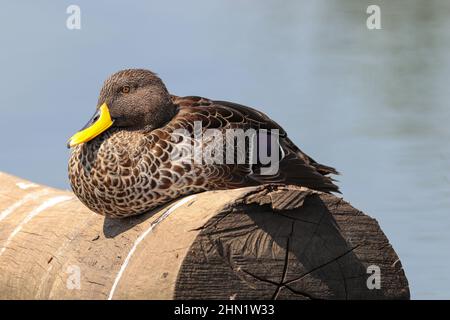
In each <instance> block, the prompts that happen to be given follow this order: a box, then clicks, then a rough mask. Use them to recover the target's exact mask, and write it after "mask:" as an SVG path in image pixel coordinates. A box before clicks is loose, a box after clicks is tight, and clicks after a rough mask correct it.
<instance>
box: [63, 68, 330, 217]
mask: <svg viewBox="0 0 450 320" xmlns="http://www.w3.org/2000/svg"><path fill="white" fill-rule="evenodd" d="M208 129H216V130H215V131H213V130H210V131H211V132H215V133H217V132H220V133H223V137H222V138H220V137H217V136H214V134H207V133H208ZM236 129H237V130H236ZM239 129H242V130H241V131H240V132H241V133H242V132H244V134H245V133H246V132H250V131H251V132H252V134H253V135H249V136H247V140H244V141H246V142H247V143H245V142H244V146H243V147H242V146H238V145H237V144H238V143H239V142H238V138H237V136H233V135H232V134H231V135H230V136H228V131H231V132H234V133H235V132H239ZM202 134H204V135H203V136H202ZM205 136H206V137H207V138H205ZM199 137H200V138H201V139H199ZM255 137H256V140H255V139H254V138H255ZM244 139H245V137H244ZM230 141H231V142H230ZM274 141H275V144H273V142H274ZM241 142H242V141H241ZM252 142H253V145H254V144H255V142H256V147H252ZM262 142H264V143H265V144H264V145H263V144H262ZM227 143H228V145H227ZM235 143H236V145H235ZM230 144H231V145H232V147H229V145H230ZM241 144H242V143H241ZM211 146H212V147H211ZM274 146H275V147H274ZM68 147H70V148H72V152H71V155H70V160H69V178H70V183H71V186H72V189H73V191H74V193H75V194H76V195H77V197H78V198H79V199H80V200H81V201H82V202H83V203H84V204H85V205H86V206H87V207H89V208H90V209H91V210H93V211H94V212H96V213H99V214H102V215H105V216H108V217H114V218H122V217H127V216H132V215H136V214H141V213H145V212H148V211H149V210H151V209H153V208H155V207H158V206H161V205H163V204H165V203H167V202H170V201H171V200H173V199H176V198H178V197H181V196H184V195H188V194H192V193H197V192H201V191H206V190H217V189H230V188H239V187H246V186H254V185H258V184H264V183H286V184H294V185H300V186H305V187H308V188H310V189H314V190H318V191H324V192H339V189H338V187H337V186H336V185H335V184H334V183H333V179H331V178H330V177H328V175H330V174H337V172H336V170H335V169H333V168H331V167H328V166H325V165H322V164H319V163H317V162H316V161H314V160H313V159H312V158H310V157H309V156H308V155H306V154H305V153H303V152H302V151H301V150H300V149H299V148H297V146H295V144H294V143H293V142H292V141H291V140H290V139H289V138H288V137H287V134H286V132H285V131H284V130H283V129H282V128H281V127H280V126H279V125H278V124H277V123H275V122H274V121H273V120H271V119H270V118H269V117H267V116H266V115H265V114H263V113H262V112H260V111H257V110H255V109H253V108H249V107H246V106H243V105H239V104H236V103H232V102H226V101H215V100H210V99H206V98H202V97H194V96H190V97H178V96H174V95H171V94H170V93H169V92H168V91H167V89H166V87H165V85H164V83H163V82H162V80H161V79H160V78H159V77H158V76H157V75H156V74H155V73H153V72H151V71H148V70H143V69H128V70H122V71H119V72H117V73H115V74H113V75H112V76H110V77H109V78H108V79H107V80H106V81H105V83H104V85H103V87H102V89H101V91H100V96H99V99H98V103H97V109H96V113H95V115H94V116H93V117H92V119H91V120H90V121H89V122H88V124H87V125H86V126H85V127H84V128H83V129H82V130H81V131H79V132H78V133H76V134H75V135H74V136H73V137H72V138H70V140H69V142H68ZM202 147H203V149H201V148H202ZM220 147H223V148H222V149H220ZM241 147H242V148H241ZM199 148H200V149H199ZM208 148H209V149H208ZM262 149H265V150H264V152H265V153H264V152H262V151H261V152H260V150H262ZM196 150H197V151H198V150H201V151H200V159H199V158H198V154H199V153H198V152H195V151H196ZM202 150H209V153H208V152H206V151H202ZM211 150H213V151H211ZM230 150H231V151H230ZM255 150H257V151H255ZM273 150H276V151H273ZM175 151H176V152H175ZM190 151H193V152H190ZM227 151H230V152H231V153H232V155H231V157H230V158H227V156H228V155H225V154H226V152H227ZM194 154H196V155H197V156H192V155H194ZM264 154H265V158H263V156H262V155H264ZM186 155H187V156H186ZM220 155H223V157H222V161H221V160H220V157H218V158H215V156H220ZM251 155H252V156H251ZM269 155H277V157H274V158H273V159H279V161H278V163H277V165H276V166H273V167H274V168H275V169H276V170H275V171H274V170H273V169H268V166H270V163H268V161H267V157H268V156H269ZM208 156H209V159H208ZM195 157H197V158H195ZM193 158H195V159H193ZM211 158H213V159H212V160H211ZM224 159H225V160H224ZM255 159H256V160H255ZM230 160H231V161H230ZM271 170H272V171H271Z"/></svg>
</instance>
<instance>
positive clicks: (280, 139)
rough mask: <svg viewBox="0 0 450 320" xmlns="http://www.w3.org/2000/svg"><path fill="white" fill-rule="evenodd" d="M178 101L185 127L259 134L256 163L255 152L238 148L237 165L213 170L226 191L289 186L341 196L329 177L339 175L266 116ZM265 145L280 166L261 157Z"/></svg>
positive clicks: (233, 105)
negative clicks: (275, 184)
mask: <svg viewBox="0 0 450 320" xmlns="http://www.w3.org/2000/svg"><path fill="white" fill-rule="evenodd" d="M174 101H175V103H177V104H178V105H179V106H180V113H179V115H178V116H177V118H178V121H181V122H183V123H184V124H192V123H194V122H195V121H200V122H201V125H202V127H203V129H220V130H222V132H225V131H226V130H227V129H234V130H236V129H242V130H244V131H246V130H249V129H250V130H253V131H254V132H255V133H256V137H255V141H256V142H257V143H256V145H257V148H258V150H257V152H256V159H255V158H254V157H253V158H251V155H254V154H255V153H254V152H251V150H250V149H249V148H248V146H247V145H246V146H245V148H244V151H242V149H240V148H237V146H236V148H234V162H232V163H224V164H222V165H215V166H212V167H211V168H209V170H210V172H209V177H208V179H210V181H212V182H213V183H217V185H221V186H223V187H239V186H248V185H255V184H262V183H286V184H295V185H301V186H305V187H308V188H311V189H315V190H319V191H325V192H330V191H331V192H339V188H338V186H337V185H335V184H334V183H333V181H334V180H333V179H332V178H330V177H328V175H329V174H338V173H337V171H336V170H335V169H334V168H332V167H329V166H325V165H322V164H319V163H317V162H316V161H315V160H314V159H312V158H311V157H309V156H308V155H306V154H305V153H304V152H302V151H301V150H300V149H299V148H298V147H297V146H296V145H295V144H294V143H293V142H292V141H291V140H290V139H289V138H288V137H287V134H286V132H285V131H284V129H283V128H282V127H281V126H280V125H278V124H277V123H276V122H275V121H273V120H272V119H270V118H269V117H268V116H267V115H265V114H264V113H262V112H260V111H258V110H255V109H253V108H250V107H246V106H243V105H239V104H236V103H232V102H227V101H213V100H209V99H205V98H201V97H183V98H179V97H176V99H174ZM227 142H228V143H230V141H227ZM231 143H234V141H233V142H231ZM261 145H263V147H264V148H266V150H263V152H262V154H266V155H270V158H271V159H272V160H275V161H278V163H269V164H268V163H267V160H268V159H267V157H266V159H262V158H261V157H260V154H261V152H260V150H259V149H260V148H262V147H261ZM253 151H254V149H253ZM272 151H273V152H272ZM242 152H244V154H242ZM272 155H278V157H276V156H275V157H272ZM239 158H240V159H242V158H245V162H244V163H237V162H238V161H237V159H239ZM250 159H252V161H250ZM241 162H242V161H241ZM207 169H208V168H205V170H207ZM273 169H276V170H273Z"/></svg>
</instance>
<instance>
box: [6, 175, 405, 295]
mask: <svg viewBox="0 0 450 320" xmlns="http://www.w3.org/2000/svg"><path fill="white" fill-rule="evenodd" d="M27 186H28V187H27ZM0 187H1V189H0V190H1V191H0V269H1V270H2V272H1V273H0V298H1V299H7V298H9V299H24V298H26V299H408V298H409V297H410V295H409V288H408V282H407V279H406V277H405V274H404V271H403V269H402V266H401V263H400V261H399V259H398V256H397V255H396V253H395V251H394V250H393V248H392V246H391V245H390V244H389V241H388V239H387V238H386V236H385V235H384V233H383V232H382V231H381V229H380V227H379V225H378V223H377V222H376V220H374V219H372V218H370V217H369V216H367V215H365V214H363V213H362V212H360V211H359V210H357V209H355V208H353V207H352V206H351V205H350V204H348V203H347V202H345V201H344V200H343V199H341V198H339V197H336V196H334V195H330V194H324V193H320V192H316V191H312V190H309V189H306V188H300V187H296V186H285V185H264V186H259V187H251V188H243V189H236V190H223V191H211V192H205V193H201V194H197V195H193V196H191V197H188V198H183V199H181V200H179V201H177V202H174V203H172V204H169V205H167V206H165V207H164V208H160V209H158V210H154V211H153V212H150V213H148V214H145V215H141V216H138V217H134V218H130V219H125V220H111V219H105V218H104V217H101V216H99V215H96V214H93V213H92V212H90V211H89V210H88V209H87V208H85V207H84V206H83V205H82V204H81V203H80V202H79V201H78V200H77V199H76V198H75V197H74V196H73V194H72V193H69V192H63V191H59V190H55V189H50V188H45V187H42V186H38V185H35V184H33V185H32V184H30V183H29V182H26V181H23V180H20V179H18V178H15V177H12V176H8V175H6V174H3V175H0Z"/></svg>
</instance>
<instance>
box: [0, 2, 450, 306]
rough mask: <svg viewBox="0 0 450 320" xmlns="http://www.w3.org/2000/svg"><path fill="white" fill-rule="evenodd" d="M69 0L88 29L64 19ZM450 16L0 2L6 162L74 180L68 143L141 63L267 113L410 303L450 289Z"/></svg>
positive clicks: (181, 89) (391, 9) (343, 6)
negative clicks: (403, 278) (385, 251)
mask: <svg viewBox="0 0 450 320" xmlns="http://www.w3.org/2000/svg"><path fill="white" fill-rule="evenodd" d="M71 4H76V5H78V6H79V7H80V8H81V30H69V29H67V28H66V19H67V18H68V16H69V15H68V14H67V13H66V9H67V7H68V6H69V5H71ZM370 4H376V5H379V6H380V7H381V25H382V29H381V30H368V29H367V27H366V19H367V17H368V14H367V13H366V9H367V7H368V6H369V5H370ZM449 14H450V1H448V0H403V1H402V0H395V1H380V0H372V1H362V0H351V1H349V0H342V1H337V0H334V1H329V0H320V1H319V0H315V1H306V0H305V1H299V0H291V1H282V2H280V1H276V0H266V1H257V0H252V1H250V0H242V1H227V0H221V1H217V0H215V1H211V0H202V1H199V0H194V1H182V0H179V1H173V0H170V1H95V3H94V1H87V0H86V1H81V0H73V1H39V2H37V1H21V2H20V3H19V2H18V1H17V2H16V1H14V2H13V1H8V2H2V10H1V11H0V35H1V50H0V68H1V76H0V146H1V149H0V150H1V151H0V152H1V153H0V171H4V172H7V173H10V174H14V175H17V176H20V177H23V178H26V179H29V180H31V181H34V182H39V183H42V184H47V185H50V186H53V187H57V188H64V189H67V188H69V184H68V179H67V160H68V156H69V150H67V149H66V141H67V139H68V138H69V137H70V136H71V135H72V134H73V133H74V132H75V131H77V130H78V129H80V128H81V127H82V126H83V125H84V124H85V122H86V121H87V120H88V119H89V118H90V116H91V115H92V113H93V111H94V109H95V106H96V102H97V97H98V92H99V90H100V88H101V86H102V83H103V81H104V79H105V78H106V77H107V76H108V75H109V74H111V73H113V72H115V71H118V70H120V69H124V68H130V67H140V68H148V69H151V70H153V71H155V72H157V73H158V74H159V75H160V76H161V78H162V79H163V80H164V81H165V83H166V85H167V87H168V88H169V90H170V91H171V92H172V93H174V94H177V95H201V96H206V97H209V98H214V99H220V100H230V101H234V102H238V103H242V104H246V105H249V106H254V107H257V108H258V109H260V110H262V111H264V112H265V113H267V114H268V115H269V116H271V117H272V118H273V119H274V120H276V121H277V122H278V123H279V124H281V125H282V126H283V127H284V128H285V129H286V130H287V132H288V133H289V135H290V137H291V139H292V140H293V141H294V142H295V143H297V145H298V146H299V147H300V148H301V149H303V150H304V151H305V152H306V153H308V154H309V155H310V156H312V157H313V158H315V159H316V160H317V161H319V162H321V163H324V164H327V165H331V166H334V167H336V168H337V169H338V170H339V171H340V172H341V173H342V175H341V176H340V177H339V181H340V183H339V185H340V187H341V189H342V192H343V196H344V198H345V199H346V200H347V201H349V202H350V203H352V205H354V206H355V207H357V208H359V209H361V210H363V211H364V212H366V213H367V214H369V215H371V216H372V217H374V218H376V219H377V220H378V222H379V223H380V225H381V227H382V228H383V230H384V232H385V233H386V234H387V236H388V238H389V239H390V241H391V243H392V245H393V246H394V249H395V250H396V252H397V253H398V255H399V257H400V259H401V261H402V263H403V267H404V269H405V272H406V275H407V277H408V280H409V284H410V288H411V294H412V298H416V299H443V298H447V299H449V298H450V288H449V286H450V273H448V272H447V268H448V266H449V265H450V248H449V246H450V232H449V230H450V172H449V167H450V165H449V163H450V148H449V147H450V126H449V123H450V107H449V103H448V101H449V98H450V90H449V76H450V55H449V53H450V51H449V50H450V33H449V32H448V31H449V30H450V19H449Z"/></svg>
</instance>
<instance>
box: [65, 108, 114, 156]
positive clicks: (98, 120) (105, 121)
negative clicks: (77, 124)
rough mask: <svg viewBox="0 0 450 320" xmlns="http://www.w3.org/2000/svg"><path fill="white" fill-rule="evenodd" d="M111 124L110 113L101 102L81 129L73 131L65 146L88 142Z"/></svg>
mask: <svg viewBox="0 0 450 320" xmlns="http://www.w3.org/2000/svg"><path fill="white" fill-rule="evenodd" d="M112 124H113V120H112V119H111V115H110V113H109V109H108V106H107V105H106V103H104V104H102V105H101V106H100V108H98V109H97V111H96V112H95V114H94V116H93V117H92V118H91V120H89V122H88V123H87V125H86V126H84V128H83V129H81V130H80V131H78V132H77V133H75V134H74V135H73V136H72V137H71V138H70V139H69V141H68V142H67V147H68V148H72V147H74V146H76V145H79V144H81V143H85V142H88V141H90V140H92V139H94V138H95V137H97V136H98V135H99V134H101V133H102V132H104V131H106V130H107V129H108V128H109V127H111V126H112Z"/></svg>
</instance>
